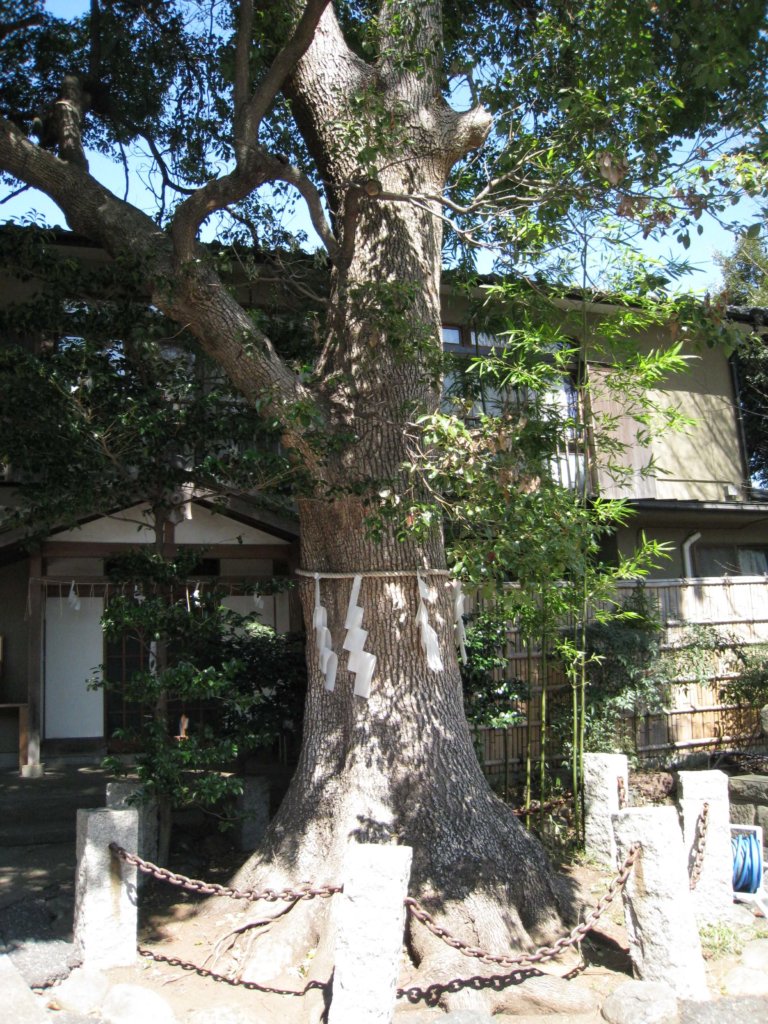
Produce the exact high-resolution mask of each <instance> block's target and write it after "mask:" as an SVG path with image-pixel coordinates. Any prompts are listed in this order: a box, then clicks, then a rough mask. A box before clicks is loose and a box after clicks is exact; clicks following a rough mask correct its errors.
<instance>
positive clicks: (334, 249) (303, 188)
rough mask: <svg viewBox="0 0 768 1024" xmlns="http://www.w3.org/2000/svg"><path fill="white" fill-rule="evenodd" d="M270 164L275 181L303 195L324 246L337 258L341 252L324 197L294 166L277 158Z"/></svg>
mask: <svg viewBox="0 0 768 1024" xmlns="http://www.w3.org/2000/svg"><path fill="white" fill-rule="evenodd" d="M269 164H270V178H271V179H272V180H273V181H284V182H286V183H287V184H289V185H293V187H294V188H295V189H297V190H298V191H299V192H300V193H301V195H302V197H303V198H304V201H305V202H306V204H307V209H308V210H309V216H310V219H311V221H312V226H313V228H314V229H315V231H316V232H317V233H318V235H319V236H320V239H321V241H322V243H323V245H324V246H325V248H326V249H327V251H328V255H329V256H330V257H331V258H332V259H333V258H335V257H336V256H337V255H338V252H339V244H338V242H337V241H336V239H335V237H334V234H333V231H332V230H331V225H330V224H329V223H328V219H327V218H326V216H325V210H324V209H323V202H322V197H321V196H320V193H319V192H318V190H317V189H316V188H315V186H314V185H313V184H312V182H311V181H310V179H309V178H308V177H307V175H306V174H304V172H303V171H302V170H300V169H299V168H298V167H296V166H294V165H293V164H284V163H282V161H280V160H278V159H277V158H276V157H272V158H271V160H270V161H269Z"/></svg>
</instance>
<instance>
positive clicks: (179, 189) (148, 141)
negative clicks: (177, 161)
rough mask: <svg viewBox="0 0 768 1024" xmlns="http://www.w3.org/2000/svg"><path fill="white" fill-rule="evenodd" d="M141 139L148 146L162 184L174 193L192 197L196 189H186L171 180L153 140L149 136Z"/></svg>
mask: <svg viewBox="0 0 768 1024" xmlns="http://www.w3.org/2000/svg"><path fill="white" fill-rule="evenodd" d="M141 137H142V139H144V141H145V142H146V144H147V146H149V151H150V153H151V154H152V156H153V158H154V160H155V163H156V164H157V169H158V170H159V171H160V177H161V178H162V179H163V184H164V185H165V186H166V187H167V188H170V189H172V190H173V191H174V192H181V193H183V194H184V195H186V196H193V195H194V194H195V192H197V189H196V188H187V187H186V186H184V185H179V184H178V183H177V182H175V181H174V180H173V178H171V174H170V171H169V170H168V165H167V164H166V162H165V159H164V158H163V154H162V153H161V152H160V150H159V149H158V148H157V145H156V143H155V140H154V139H152V138H151V137H150V136H149V135H142V136H141Z"/></svg>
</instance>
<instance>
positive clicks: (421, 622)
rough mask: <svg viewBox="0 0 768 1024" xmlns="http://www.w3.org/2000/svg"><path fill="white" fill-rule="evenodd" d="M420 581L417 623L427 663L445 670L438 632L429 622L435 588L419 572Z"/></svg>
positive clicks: (439, 670) (431, 666) (436, 670)
mask: <svg viewBox="0 0 768 1024" xmlns="http://www.w3.org/2000/svg"><path fill="white" fill-rule="evenodd" d="M417 579H418V582H419V609H418V611H417V612H416V623H417V624H418V627H419V629H420V630H421V646H422V649H423V651H424V653H425V654H426V656H427V665H428V666H429V667H430V668H431V669H432V671H433V672H442V671H443V659H442V658H441V657H440V647H439V645H438V642H437V633H436V632H435V631H434V629H433V628H432V626H430V624H429V612H428V611H427V605H428V604H433V603H434V601H435V598H436V596H437V595H436V594H435V591H434V590H430V589H429V587H428V586H427V584H426V582H425V581H424V579H423V578H422V577H421V576H420V575H419V574H417Z"/></svg>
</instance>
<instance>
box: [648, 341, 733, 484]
mask: <svg viewBox="0 0 768 1024" xmlns="http://www.w3.org/2000/svg"><path fill="white" fill-rule="evenodd" d="M654 397H655V398H657V399H658V400H659V402H661V403H664V404H668V405H671V406H676V407H677V408H678V409H679V410H680V412H681V413H682V414H683V415H685V416H687V417H690V418H691V419H693V420H694V421H695V423H694V425H693V426H691V427H688V428H686V429H685V430H684V431H667V432H666V433H664V434H663V435H662V436H660V437H657V438H655V439H654V442H653V445H652V450H653V455H654V459H655V461H656V463H657V465H658V467H659V472H658V473H657V474H656V497H657V498H660V499H665V498H673V499H678V500H679V499H682V500H699V501H728V500H732V498H733V497H735V496H737V498H738V500H743V499H744V497H745V493H744V487H745V484H746V481H745V479H744V467H743V465H742V456H741V444H740V438H739V426H738V420H737V416H736V408H735V401H734V393H733V385H732V381H731V371H730V367H729V365H728V361H727V358H726V354H725V352H723V350H722V349H705V350H703V351H702V352H699V353H696V354H695V356H694V358H693V359H692V361H691V362H690V364H689V369H688V372H687V373H685V374H684V375H682V374H679V375H676V376H675V377H674V378H672V379H671V380H670V381H668V382H667V383H666V384H665V385H664V387H663V388H660V389H658V390H657V391H655V392H654Z"/></svg>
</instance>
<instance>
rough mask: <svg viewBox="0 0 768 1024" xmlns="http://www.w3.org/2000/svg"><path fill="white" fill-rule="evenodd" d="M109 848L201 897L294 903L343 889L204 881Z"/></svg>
mask: <svg viewBox="0 0 768 1024" xmlns="http://www.w3.org/2000/svg"><path fill="white" fill-rule="evenodd" d="M109 849H110V852H111V853H112V854H113V855H114V856H115V857H117V858H118V859H119V860H122V861H125V863H126V864H134V865H135V866H136V867H137V868H138V869H139V871H142V872H143V873H144V874H145V875H150V876H151V877H152V878H156V879H157V880H158V881H160V882H167V883H168V884H169V885H175V886H176V887H177V888H179V889H185V890H186V891H187V892H193V893H196V894H197V895H198V896H228V897H229V898H230V899H232V900H250V901H251V902H256V901H257V900H266V901H267V902H268V903H276V902H277V901H278V900H283V901H285V902H286V903H294V902H295V901H296V900H312V899H315V897H319V898H321V899H325V898H326V897H328V896H335V895H336V893H339V892H342V891H343V886H341V885H312V883H311V882H306V883H305V884H304V885H301V886H299V887H298V888H296V889H289V888H286V889H262V890H257V889H235V888H233V887H232V886H228V885H219V884H218V883H217V882H202V881H200V879H198V878H188V877H187V876H186V875H179V874H176V873H175V872H174V871H169V870H168V869H167V868H161V867H158V865H157V864H153V863H152V861H149V860H144V859H143V858H142V857H139V856H137V855H136V854H135V853H128V851H127V850H124V849H123V847H122V846H118V844H117V843H110V844H109Z"/></svg>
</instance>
